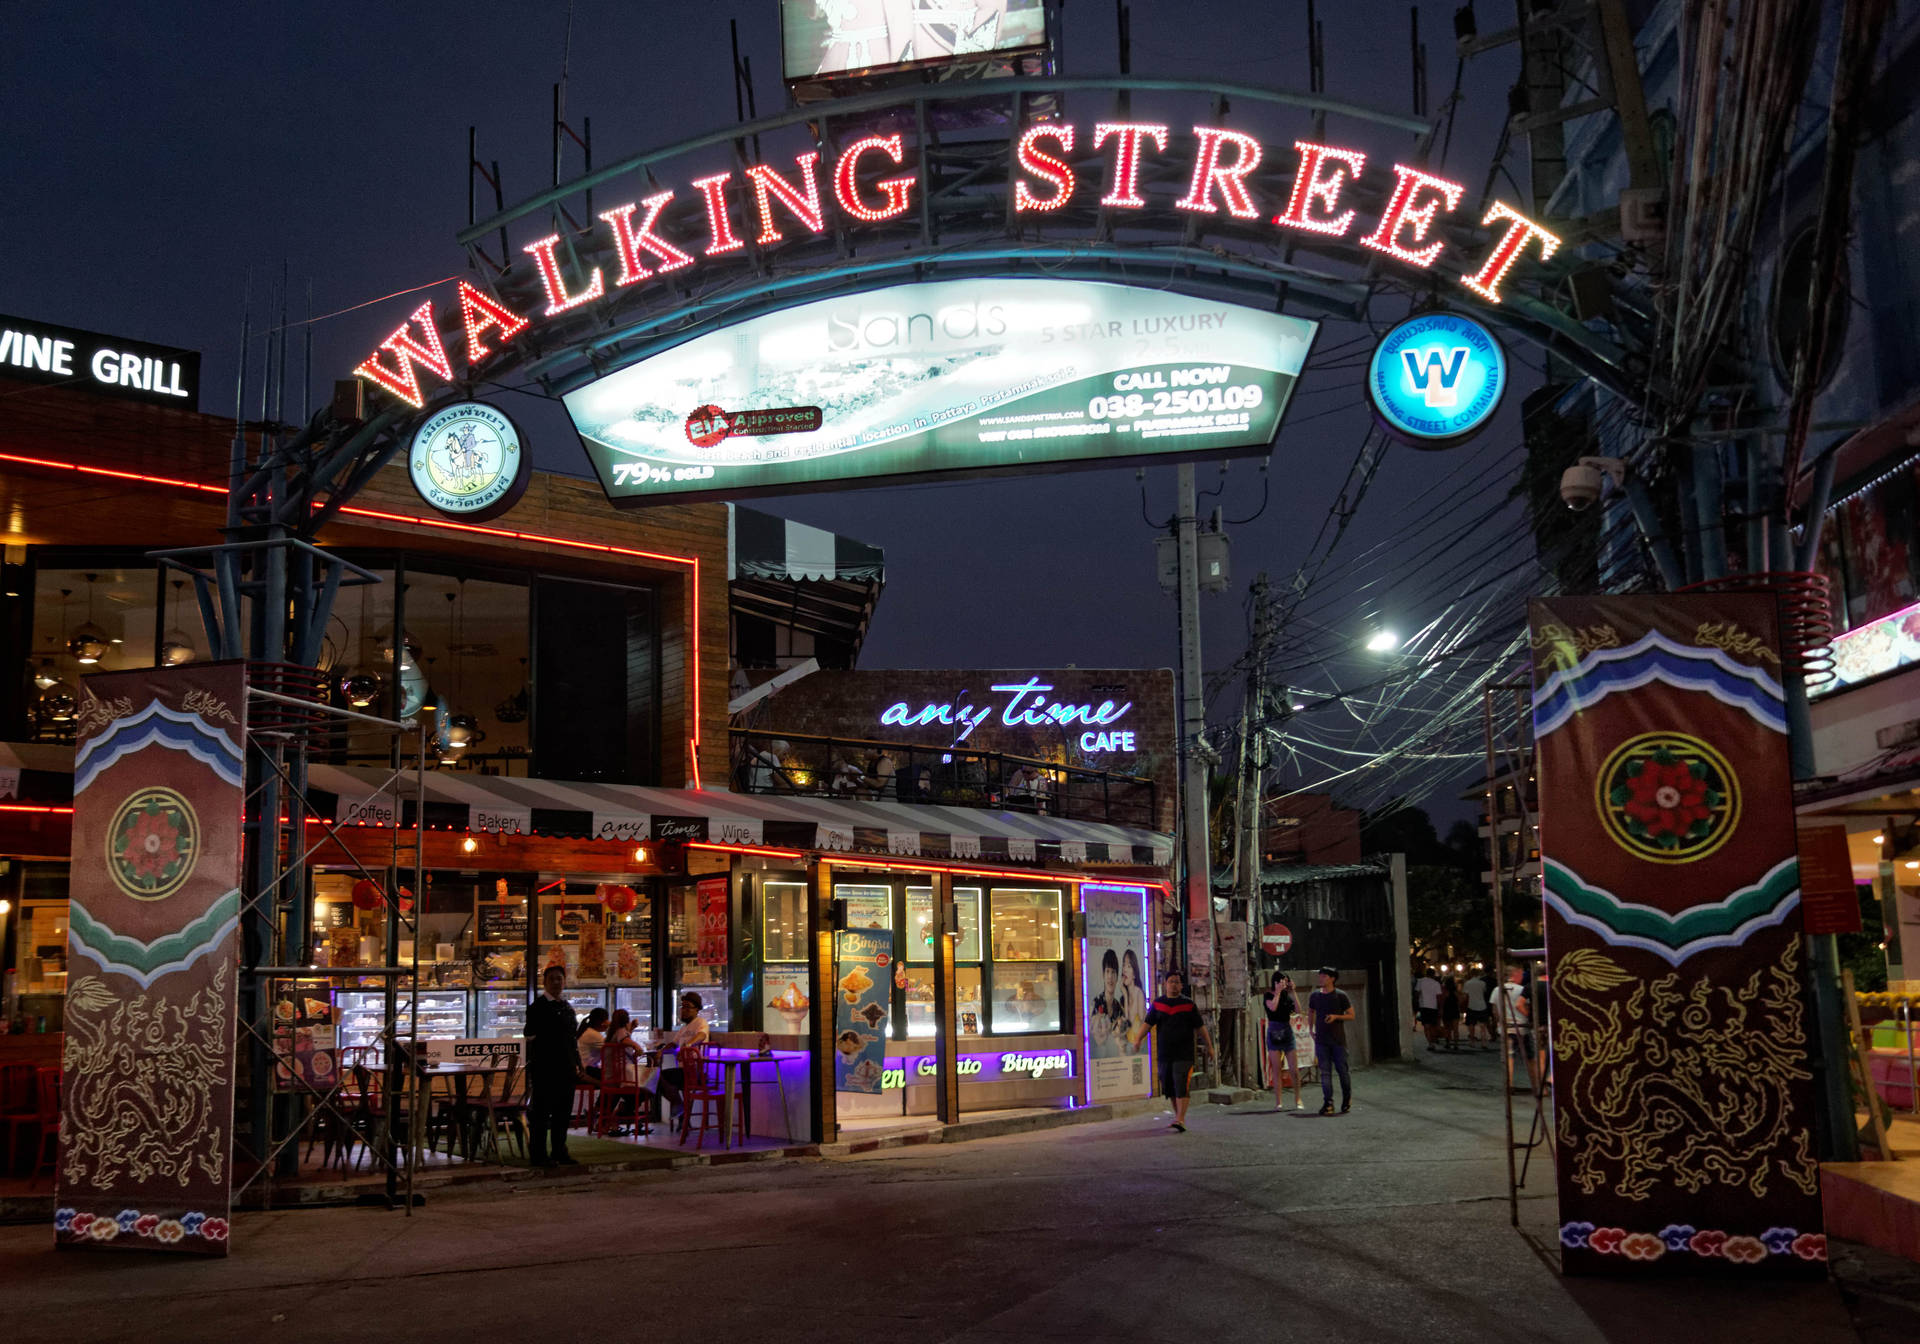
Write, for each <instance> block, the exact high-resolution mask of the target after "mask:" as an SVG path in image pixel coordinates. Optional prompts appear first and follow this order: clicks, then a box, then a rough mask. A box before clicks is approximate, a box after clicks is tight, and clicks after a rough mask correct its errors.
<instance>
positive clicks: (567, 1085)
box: [525, 966, 580, 1167]
mask: <svg viewBox="0 0 1920 1344" xmlns="http://www.w3.org/2000/svg"><path fill="white" fill-rule="evenodd" d="M540 983H541V985H542V987H543V991H544V992H542V993H541V994H539V995H536V996H535V998H534V1000H533V1002H532V1003H530V1004H528V1005H527V1029H526V1033H525V1034H526V1038H527V1133H528V1136H529V1137H528V1141H527V1156H528V1159H529V1161H530V1162H531V1163H532V1165H534V1166H536V1167H557V1166H561V1165H567V1166H572V1165H573V1164H574V1163H573V1158H572V1157H571V1156H569V1155H568V1153H567V1122H568V1121H569V1120H571V1119H572V1118H573V1084H574V1076H575V1073H576V1071H577V1070H578V1068H579V1066H580V1055H579V1047H578V1045H577V1044H576V1042H575V1037H576V1036H577V1035H578V1034H579V1032H578V1027H577V1025H576V1019H575V1017H574V1012H573V1005H572V1004H570V1003H568V1002H567V1001H566V1000H565V999H564V998H562V997H561V996H560V991H561V990H563V989H565V988H566V985H567V973H566V971H565V970H564V969H563V968H561V967H559V966H549V967H547V969H546V971H545V972H544V973H543V974H542V975H541V977H540Z"/></svg>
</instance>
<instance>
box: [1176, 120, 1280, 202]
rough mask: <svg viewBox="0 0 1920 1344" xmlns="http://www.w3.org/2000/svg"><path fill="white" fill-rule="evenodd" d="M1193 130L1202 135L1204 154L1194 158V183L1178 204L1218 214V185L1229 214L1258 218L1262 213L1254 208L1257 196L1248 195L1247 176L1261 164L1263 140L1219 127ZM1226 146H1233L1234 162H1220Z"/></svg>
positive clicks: (1202, 151) (1202, 150)
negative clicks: (1215, 197) (1222, 150)
mask: <svg viewBox="0 0 1920 1344" xmlns="http://www.w3.org/2000/svg"><path fill="white" fill-rule="evenodd" d="M1193 133H1194V134H1195V135H1197V136H1199V137H1200V153H1199V154H1198V156H1196V157H1195V159H1194V161H1193V182H1192V184H1191V185H1190V186H1189V187H1188V188H1187V194H1186V195H1185V196H1183V197H1181V198H1180V199H1179V200H1177V201H1175V202H1174V204H1175V205H1177V206H1179V207H1180V208H1181V209H1182V210H1192V211H1194V212H1196V213H1198V214H1202V215H1217V214H1219V213H1220V210H1219V207H1218V206H1216V205H1215V204H1214V203H1213V191H1214V188H1215V187H1218V188H1219V189H1220V195H1221V197H1222V198H1223V199H1224V200H1225V201H1226V203H1227V211H1228V213H1229V214H1231V215H1233V216H1234V218H1236V219H1253V218H1255V217H1257V216H1258V215H1259V213H1260V212H1259V211H1258V210H1257V209H1255V208H1254V204H1253V197H1252V196H1250V195H1248V194H1247V177H1248V175H1249V174H1250V173H1252V172H1253V170H1254V169H1255V168H1258V167H1259V166H1260V142H1259V141H1258V140H1255V139H1254V138H1253V137H1252V136H1250V135H1244V134H1242V133H1241V132H1239V131H1223V130H1221V129H1220V128H1219V127H1217V126H1195V127H1194V128H1193ZM1222 145H1232V146H1233V149H1234V156H1233V162H1232V163H1225V164H1223V163H1221V162H1220V146H1222Z"/></svg>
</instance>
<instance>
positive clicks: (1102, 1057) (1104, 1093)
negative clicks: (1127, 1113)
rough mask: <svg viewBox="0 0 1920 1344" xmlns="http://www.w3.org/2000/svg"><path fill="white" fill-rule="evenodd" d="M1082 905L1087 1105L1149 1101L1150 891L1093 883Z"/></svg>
mask: <svg viewBox="0 0 1920 1344" xmlns="http://www.w3.org/2000/svg"><path fill="white" fill-rule="evenodd" d="M1080 899H1081V903H1082V905H1083V906H1084V908H1085V913H1086V917H1087V937H1086V949H1085V957H1086V967H1087V973H1086V977H1085V994H1086V1014H1087V1100H1088V1102H1090V1103H1091V1102H1102V1101H1116V1100H1119V1099H1120V1098H1123V1097H1145V1096H1150V1095H1152V1092H1153V1070H1152V1069H1151V1068H1150V1067H1149V1062H1150V1061H1149V1055H1150V1053H1151V1049H1152V1047H1151V1043H1150V1041H1149V1040H1148V1038H1146V1037H1145V1036H1144V1035H1140V1033H1141V1032H1142V1031H1144V1028H1145V1023H1146V1016H1147V1004H1148V1003H1150V1002H1151V1001H1152V1000H1151V995H1150V990H1151V984H1150V976H1149V972H1148V971H1147V967H1148V966H1149V965H1150V964H1151V962H1150V959H1149V958H1148V956H1147V903H1148V902H1147V891H1146V889H1145V888H1143V887H1123V886H1104V885H1096V884H1094V883H1091V882H1089V883H1087V884H1086V885H1085V886H1083V887H1082V888H1081V889H1080ZM1136 1037H1138V1039H1136Z"/></svg>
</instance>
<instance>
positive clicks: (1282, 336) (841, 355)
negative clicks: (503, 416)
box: [565, 278, 1318, 506]
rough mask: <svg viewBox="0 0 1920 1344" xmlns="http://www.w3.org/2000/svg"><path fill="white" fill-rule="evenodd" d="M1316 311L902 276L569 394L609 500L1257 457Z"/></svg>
mask: <svg viewBox="0 0 1920 1344" xmlns="http://www.w3.org/2000/svg"><path fill="white" fill-rule="evenodd" d="M1317 328H1318V323H1315V322H1311V321H1307V320H1304V319H1302V318H1296V317H1287V316H1285V315H1283V314H1279V313H1268V312H1260V311H1256V310H1254V309H1250V308H1241V307H1236V306H1235V305H1233V304H1227V303H1220V302H1217V301H1213V300H1208V299H1199V298H1192V297H1188V296H1185V295H1181V294H1173V293H1168V292H1165V291H1161V290H1142V289H1134V288H1130V287H1128V286H1125V285H1109V284H1100V283H1091V282H1083V281H1075V280H1047V279H1025V278H1023V279H978V280H947V281H937V282H932V283H927V284H912V285H896V286H892V287H889V288H885V289H878V290H872V291H869V292H867V293H864V294H856V295H849V296H845V297H841V298H832V299H822V300H819V301H817V302H814V303H809V304H803V305H800V306H798V307H794V308H789V309H785V310H783V311H780V312H775V313H766V314H763V315H761V316H759V317H753V318H749V319H747V320H746V321H743V322H740V323H737V324H735V325H733V326H730V327H727V328H725V329H724V330H721V331H714V332H709V333H707V334H705V335H702V336H696V337H695V338H693V339H692V340H690V341H688V342H686V343H685V344H683V345H679V346H676V347H675V348H673V349H671V350H668V351H665V352H663V353H661V354H657V355H653V356H651V357H649V358H646V359H643V360H641V361H639V362H638V363H635V364H631V365H629V366H628V367H626V368H624V369H621V370H619V371H618V372H616V373H612V374H609V375H608V376H607V377H605V378H601V379H599V380H598V381H596V382H593V383H590V384H588V385H587V386H585V387H583V388H580V389H578V390H576V391H573V392H570V393H568V394H567V395H566V398H565V400H566V405H567V411H568V413H569V414H571V415H572V417H573V423H574V427H575V428H576V429H577V430H578V431H579V433H580V439H581V442H582V444H583V445H584V446H585V448H586V451H587V456H588V458H589V459H590V460H591V461H592V463H593V468H594V471H595V472H596V473H597V474H598V475H599V478H600V484H601V486H602V488H603V489H605V490H606V492H607V496H608V498H610V499H611V500H613V502H614V503H616V504H624V505H629V506H631V505H639V504H646V503H651V502H655V501H667V502H685V501H688V500H693V499H713V498H723V497H726V496H731V495H751V494H759V493H766V492H771V491H781V492H787V493H791V492H793V491H798V490H808V489H845V488H848V487H849V486H853V485H859V484H890V483H898V482H900V481H903V480H916V479H927V478H931V477H939V476H973V475H983V474H988V473H995V472H1003V471H1012V470H1021V469H1025V470H1032V469H1034V468H1036V467H1038V468H1064V467H1069V466H1076V465H1077V466H1098V465H1108V464H1117V463H1121V462H1126V461H1135V462H1138V461H1145V460H1152V459H1156V458H1164V457H1170V456H1181V455H1200V454H1204V455H1208V456H1216V457H1217V456H1223V455H1232V454H1236V453H1249V452H1258V451H1260V450H1262V449H1264V448H1266V447H1267V446H1268V445H1269V444H1270V443H1271V442H1272V441H1273V437H1274V435H1275V433H1276V432H1277V431H1278V429H1279V426H1280V416H1281V413H1282V412H1283V411H1284V410H1285V408H1286V404H1287V400H1288V398H1289V397H1290V396H1291V394H1292V391H1293V387H1294V384H1295V383H1296V382H1297V381H1298V380H1299V377H1300V371H1301V368H1302V366H1303V365H1304V364H1305V362H1306V358H1307V352H1308V349H1309V348H1310V347H1311V345H1312V343H1313V337H1314V333H1315V331H1316V330H1317Z"/></svg>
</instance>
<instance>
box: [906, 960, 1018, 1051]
mask: <svg viewBox="0 0 1920 1344" xmlns="http://www.w3.org/2000/svg"><path fill="white" fill-rule="evenodd" d="M953 979H954V999H955V1004H954V1007H955V1010H956V1011H955V1014H954V1021H955V1022H956V1023H957V1024H958V1025H959V1028H960V1034H961V1035H962V1036H978V1035H980V1034H981V1032H982V1031H983V1030H984V1029H985V1028H984V1024H983V1019H982V1011H983V1009H984V1008H985V1006H986V1005H985V1004H984V1003H983V1002H982V1001H981V998H980V968H979V967H978V966H959V967H956V968H955V969H954V977H953ZM938 1012H939V1009H938V1005H937V1004H936V1003H935V1002H934V997H933V972H932V971H930V970H919V971H914V970H910V971H908V972H907V1035H909V1036H931V1035H933V1034H934V1027H935V1026H936V1025H937V1021H938ZM1025 1029H1026V1028H1022V1030H1025Z"/></svg>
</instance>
